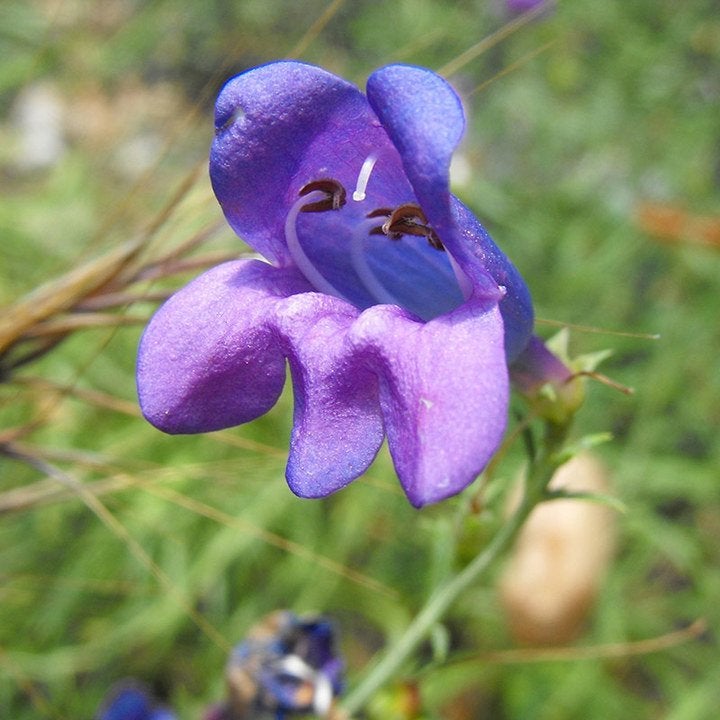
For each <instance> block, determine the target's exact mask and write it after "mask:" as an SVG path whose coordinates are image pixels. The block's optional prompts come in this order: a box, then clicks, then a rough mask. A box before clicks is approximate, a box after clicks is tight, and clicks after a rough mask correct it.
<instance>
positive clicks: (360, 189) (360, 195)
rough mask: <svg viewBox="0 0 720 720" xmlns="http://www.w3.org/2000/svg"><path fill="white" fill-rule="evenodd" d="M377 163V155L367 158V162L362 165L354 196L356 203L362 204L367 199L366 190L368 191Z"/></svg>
mask: <svg viewBox="0 0 720 720" xmlns="http://www.w3.org/2000/svg"><path fill="white" fill-rule="evenodd" d="M376 162H377V157H375V155H368V156H367V157H366V158H365V162H364V163H363V164H362V167H361V168H360V173H359V174H358V179H357V183H356V185H355V191H354V192H353V194H352V198H353V200H354V201H355V202H362V201H363V200H364V199H365V197H366V195H365V190H367V184H368V180H370V173H371V172H372V171H373V168H374V167H375V163H376Z"/></svg>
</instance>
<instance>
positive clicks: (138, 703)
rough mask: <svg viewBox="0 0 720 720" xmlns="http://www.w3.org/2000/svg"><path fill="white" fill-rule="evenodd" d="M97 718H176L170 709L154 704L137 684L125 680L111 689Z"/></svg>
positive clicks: (174, 719) (160, 719)
mask: <svg viewBox="0 0 720 720" xmlns="http://www.w3.org/2000/svg"><path fill="white" fill-rule="evenodd" d="M96 719H97V720H177V716H176V715H174V714H173V713H172V712H170V710H168V709H167V708H165V707H162V706H160V705H157V704H155V703H154V702H153V701H152V699H151V698H150V695H149V694H148V693H147V692H146V691H145V690H144V689H143V688H142V687H140V686H139V685H137V684H135V683H132V682H125V683H122V684H121V685H119V686H118V687H117V688H115V689H113V690H112V691H111V692H110V694H109V696H108V698H107V699H106V700H105V701H104V703H103V706H102V707H101V709H100V710H99V712H98V713H97V715H96Z"/></svg>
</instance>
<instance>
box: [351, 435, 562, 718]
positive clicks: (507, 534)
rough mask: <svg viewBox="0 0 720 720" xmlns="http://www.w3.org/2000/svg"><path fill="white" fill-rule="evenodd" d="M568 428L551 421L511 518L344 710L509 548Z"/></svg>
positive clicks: (359, 703)
mask: <svg viewBox="0 0 720 720" xmlns="http://www.w3.org/2000/svg"><path fill="white" fill-rule="evenodd" d="M567 429H568V428H567V427H566V426H563V427H559V426H557V425H551V424H549V423H548V425H547V426H546V436H545V443H544V448H543V451H542V453H541V455H540V457H538V458H536V460H535V461H534V462H533V464H532V465H531V467H530V469H529V472H528V476H527V479H526V483H525V492H524V495H523V499H522V502H521V503H520V505H519V507H518V508H517V510H516V511H515V512H514V513H513V515H512V516H511V517H510V519H509V520H508V521H507V522H505V523H503V524H502V525H501V527H500V529H499V530H498V531H497V533H496V534H495V535H494V536H493V538H492V539H491V540H490V543H489V544H488V545H487V546H486V547H485V549H484V550H483V551H482V552H481V553H480V554H479V555H477V556H476V557H475V559H474V560H472V562H470V564H469V565H467V566H465V567H464V568H463V569H462V570H461V571H460V572H458V573H456V574H455V575H454V576H452V577H451V578H450V579H449V580H447V581H446V582H444V583H443V584H442V586H441V587H438V588H437V589H436V590H435V591H434V592H433V593H432V595H431V596H430V597H429V598H428V601H427V602H426V603H425V606H424V607H423V608H422V609H421V610H420V612H419V613H418V614H417V615H416V616H415V618H414V619H413V621H412V622H411V623H410V625H409V626H408V627H407V629H406V630H405V633H404V634H403V635H402V637H401V638H400V639H399V640H398V641H397V642H396V643H394V644H393V645H392V646H391V647H390V648H389V649H388V650H387V652H386V654H385V655H384V656H383V657H382V658H381V659H380V660H379V661H378V662H377V663H376V664H375V665H374V666H373V667H372V668H371V669H370V672H369V673H368V674H367V675H366V676H365V678H364V679H363V680H362V681H361V682H360V684H359V685H358V686H357V687H356V688H355V689H354V690H353V691H352V692H351V693H350V694H349V695H348V696H347V698H346V699H345V702H344V703H343V709H344V710H345V711H346V712H347V714H348V715H350V716H351V715H353V714H354V713H356V712H357V711H358V710H360V709H361V708H362V707H363V706H364V705H365V703H366V702H367V701H368V700H369V699H370V697H372V696H373V695H374V694H375V693H376V692H377V691H378V690H379V689H380V688H381V687H382V686H383V685H384V684H385V683H386V682H387V681H388V680H389V679H390V678H392V677H393V676H394V675H395V673H396V672H397V670H398V669H399V668H400V666H401V665H402V664H403V663H404V662H405V660H406V659H407V658H408V657H409V656H410V655H411V654H412V652H413V651H414V650H415V648H416V647H417V646H418V645H419V644H420V643H421V642H422V641H423V640H424V639H425V638H426V637H427V635H428V633H429V632H430V630H431V629H432V628H433V626H434V625H435V624H436V623H437V622H438V621H439V620H440V618H442V617H443V615H444V614H445V613H446V612H447V610H448V609H449V608H450V606H451V605H452V604H453V603H454V602H455V600H456V599H457V598H458V597H459V596H460V595H461V594H462V593H463V592H464V591H465V590H466V589H467V588H468V587H470V586H471V585H472V584H473V583H475V582H476V581H477V580H478V579H479V578H480V577H481V576H482V574H483V573H484V572H485V571H486V570H487V569H488V568H489V567H490V566H492V565H493V563H494V562H495V561H496V560H497V559H498V558H499V557H500V556H501V555H502V554H503V552H504V551H505V550H506V549H507V548H508V547H510V545H511V544H512V542H513V540H514V539H515V537H516V536H517V534H518V532H519V531H520V528H522V526H523V524H524V522H525V520H526V519H527V517H528V515H530V513H531V512H532V510H533V508H534V507H535V506H536V505H537V504H538V503H539V502H541V501H542V500H543V499H544V497H545V492H546V488H547V485H548V483H549V482H550V480H551V478H552V476H553V474H554V473H555V470H556V469H557V467H558V461H557V451H558V450H559V449H560V448H561V447H562V444H563V442H564V439H565V437H566V432H567Z"/></svg>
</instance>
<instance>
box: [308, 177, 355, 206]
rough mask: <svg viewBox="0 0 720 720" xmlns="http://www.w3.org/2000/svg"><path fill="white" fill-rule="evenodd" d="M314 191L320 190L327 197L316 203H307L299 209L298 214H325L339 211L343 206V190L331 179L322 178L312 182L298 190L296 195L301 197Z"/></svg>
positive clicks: (344, 194)
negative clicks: (327, 211)
mask: <svg viewBox="0 0 720 720" xmlns="http://www.w3.org/2000/svg"><path fill="white" fill-rule="evenodd" d="M315 190H320V191H321V192H324V193H326V194H327V197H325V198H323V199H322V200H317V201H316V202H311V203H308V204H307V205H303V206H302V208H300V212H325V211H326V210H339V209H340V208H341V207H342V206H343V205H344V204H345V196H346V194H347V193H346V192H345V188H344V187H343V186H342V185H341V184H340V183H339V182H338V181H337V180H333V179H332V178H323V179H322V180H313V181H312V182H309V183H308V184H307V185H304V186H303V187H302V188H300V192H299V193H298V195H299V196H300V197H303V196H304V195H309V194H310V193H311V192H313V191H315Z"/></svg>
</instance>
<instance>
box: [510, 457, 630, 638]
mask: <svg viewBox="0 0 720 720" xmlns="http://www.w3.org/2000/svg"><path fill="white" fill-rule="evenodd" d="M550 488H551V489H553V490H558V489H564V490H567V491H569V492H588V493H605V494H606V493H608V490H609V482H608V475H607V470H606V469H605V467H604V466H603V465H602V464H601V463H600V461H599V460H597V459H596V458H595V457H594V456H592V455H590V454H589V453H582V454H580V455H577V456H575V457H574V458H572V459H571V460H570V461H569V462H567V463H566V464H565V465H563V466H562V467H561V468H560V469H559V470H558V471H557V472H556V474H555V477H554V478H553V480H552V481H551V484H550ZM514 502H517V497H516V498H515V499H514ZM614 513H615V511H614V510H613V509H612V508H611V507H609V506H608V505H605V504H603V503H601V502H597V501H592V500H581V499H566V500H552V501H549V502H545V503H543V504H542V505H541V506H539V507H537V508H535V510H534V511H533V513H532V514H531V516H530V517H529V518H528V521H527V523H526V524H525V527H524V528H523V529H522V531H521V533H520V536H519V538H518V541H517V543H516V545H515V548H514V549H513V551H512V554H511V556H510V559H509V561H508V563H507V566H506V567H505V569H504V571H503V574H502V577H501V579H500V583H499V592H500V599H501V603H502V606H503V609H504V611H505V613H506V615H507V619H508V624H509V627H510V631H511V632H512V634H513V636H514V637H515V639H516V640H517V641H519V642H522V643H528V644H545V645H556V644H560V643H566V642H568V641H570V640H572V639H573V638H575V637H577V636H578V635H579V634H580V633H581V632H582V629H583V626H584V624H585V621H586V619H587V616H588V613H589V611H590V609H591V608H592V605H593V603H594V601H595V599H596V597H597V594H598V592H599V589H600V587H601V585H602V582H603V579H604V577H605V575H606V572H607V569H608V566H609V564H610V562H611V559H612V555H613V551H614V546H615V534H616V530H615V522H614Z"/></svg>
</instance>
